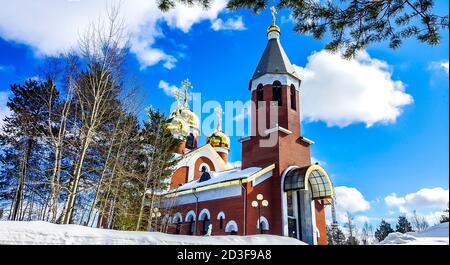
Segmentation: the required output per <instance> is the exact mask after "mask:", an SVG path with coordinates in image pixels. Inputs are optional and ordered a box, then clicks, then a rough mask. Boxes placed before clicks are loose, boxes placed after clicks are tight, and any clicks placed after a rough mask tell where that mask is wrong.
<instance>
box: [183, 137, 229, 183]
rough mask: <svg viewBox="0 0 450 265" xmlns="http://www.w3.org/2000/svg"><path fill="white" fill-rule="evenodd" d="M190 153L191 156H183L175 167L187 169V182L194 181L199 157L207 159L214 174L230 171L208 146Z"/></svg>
mask: <svg viewBox="0 0 450 265" xmlns="http://www.w3.org/2000/svg"><path fill="white" fill-rule="evenodd" d="M191 152H192V154H185V156H186V157H183V158H182V159H181V160H180V162H179V163H178V164H177V166H176V169H178V168H180V167H183V166H187V167H189V171H188V182H189V181H191V180H193V179H194V175H195V170H196V168H195V162H197V159H199V158H200V157H206V158H208V159H209V160H210V161H211V162H212V163H213V165H214V171H216V172H220V171H224V170H227V169H231V168H230V167H229V166H228V165H227V164H226V163H225V161H223V159H222V158H221V157H220V155H219V154H218V153H217V151H216V150H214V148H213V147H212V146H211V145H210V144H206V145H204V146H202V147H200V148H199V149H195V150H193V151H191Z"/></svg>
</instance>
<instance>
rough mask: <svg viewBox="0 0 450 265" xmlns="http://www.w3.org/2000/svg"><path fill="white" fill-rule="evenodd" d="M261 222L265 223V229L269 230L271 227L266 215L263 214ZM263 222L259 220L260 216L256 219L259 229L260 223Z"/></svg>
mask: <svg viewBox="0 0 450 265" xmlns="http://www.w3.org/2000/svg"><path fill="white" fill-rule="evenodd" d="M261 222H262V223H264V224H265V229H263V230H264V231H267V230H269V229H270V226H269V221H267V218H266V217H264V216H261ZM261 222H260V221H259V218H258V220H257V221H256V228H257V229H259V223H261Z"/></svg>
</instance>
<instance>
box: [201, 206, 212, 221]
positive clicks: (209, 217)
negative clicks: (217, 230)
mask: <svg viewBox="0 0 450 265" xmlns="http://www.w3.org/2000/svg"><path fill="white" fill-rule="evenodd" d="M203 214H206V215H207V216H208V220H211V214H210V213H209V210H208V209H206V208H205V209H203V210H201V211H200V213H199V214H198V219H199V220H200V221H203V220H205V219H204V218H203Z"/></svg>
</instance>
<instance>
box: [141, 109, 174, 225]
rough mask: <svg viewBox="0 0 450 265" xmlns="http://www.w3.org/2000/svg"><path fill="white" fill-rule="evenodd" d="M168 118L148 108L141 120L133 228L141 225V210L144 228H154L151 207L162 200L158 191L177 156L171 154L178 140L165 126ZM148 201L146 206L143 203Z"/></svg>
mask: <svg viewBox="0 0 450 265" xmlns="http://www.w3.org/2000/svg"><path fill="white" fill-rule="evenodd" d="M167 123H168V118H167V117H165V116H164V114H163V113H161V112H160V111H157V110H154V109H153V108H149V110H148V120H147V121H146V122H145V124H144V128H143V130H142V132H141V135H140V138H141V140H142V143H143V148H144V149H143V151H144V154H145V155H146V157H145V162H144V164H145V169H144V175H143V176H142V180H143V183H144V186H143V189H141V190H140V194H141V203H140V206H141V207H140V210H139V215H138V222H137V224H136V230H140V229H143V228H144V225H143V223H144V213H146V215H147V217H148V218H147V219H146V223H147V224H146V226H145V229H146V230H150V229H151V228H153V229H156V224H157V223H158V220H154V218H153V217H152V211H153V209H154V208H155V207H156V205H158V204H159V202H161V201H163V200H164V198H163V197H161V196H159V195H158V194H159V193H160V192H161V191H164V190H166V189H167V188H168V185H169V184H170V182H169V181H167V180H168V179H169V178H170V176H171V174H172V173H173V167H174V166H175V165H176V163H177V160H176V159H173V154H174V153H175V151H176V150H177V148H178V146H179V144H180V140H178V139H176V138H174V137H173V135H172V133H171V132H170V130H168V129H167V128H166V125H167ZM145 205H148V206H149V207H147V208H146V207H144V206H145Z"/></svg>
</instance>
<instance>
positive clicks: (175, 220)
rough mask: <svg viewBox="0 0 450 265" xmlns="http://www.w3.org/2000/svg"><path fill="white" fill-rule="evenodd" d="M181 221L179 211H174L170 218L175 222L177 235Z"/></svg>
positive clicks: (179, 231)
mask: <svg viewBox="0 0 450 265" xmlns="http://www.w3.org/2000/svg"><path fill="white" fill-rule="evenodd" d="M182 221H183V217H182V216H181V213H179V212H178V213H176V214H175V216H174V217H173V219H172V223H174V224H175V234H177V235H179V234H180V233H181V224H182Z"/></svg>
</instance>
